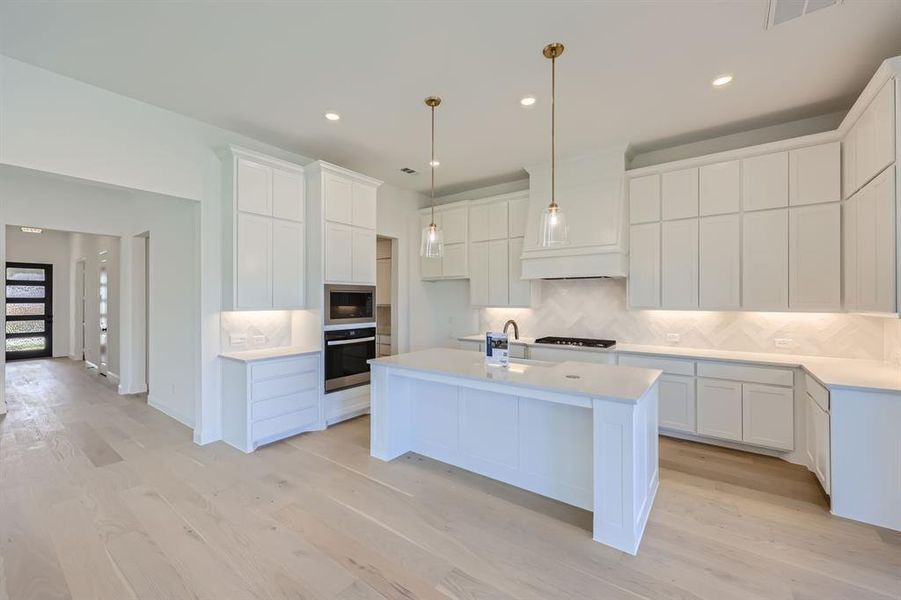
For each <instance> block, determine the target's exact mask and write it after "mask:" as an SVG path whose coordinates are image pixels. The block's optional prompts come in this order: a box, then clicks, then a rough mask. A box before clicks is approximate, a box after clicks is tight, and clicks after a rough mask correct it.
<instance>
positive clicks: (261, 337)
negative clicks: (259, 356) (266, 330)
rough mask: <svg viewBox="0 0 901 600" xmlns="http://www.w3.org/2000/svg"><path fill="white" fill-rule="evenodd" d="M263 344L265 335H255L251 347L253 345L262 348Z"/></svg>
mask: <svg viewBox="0 0 901 600" xmlns="http://www.w3.org/2000/svg"><path fill="white" fill-rule="evenodd" d="M265 343H266V336H265V335H255V336H253V345H254V346H262V345H263V344H265Z"/></svg>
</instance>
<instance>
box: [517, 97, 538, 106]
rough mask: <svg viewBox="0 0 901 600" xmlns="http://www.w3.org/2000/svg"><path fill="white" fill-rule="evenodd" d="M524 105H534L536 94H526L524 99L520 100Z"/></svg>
mask: <svg viewBox="0 0 901 600" xmlns="http://www.w3.org/2000/svg"><path fill="white" fill-rule="evenodd" d="M519 103H520V104H522V105H523V106H532V105H533V104H535V96H526V97H525V98H523V99H522V100H520V101H519Z"/></svg>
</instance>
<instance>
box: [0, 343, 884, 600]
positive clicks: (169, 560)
mask: <svg viewBox="0 0 901 600" xmlns="http://www.w3.org/2000/svg"><path fill="white" fill-rule="evenodd" d="M7 382H8V383H7V386H8V387H7V390H8V392H7V399H8V404H9V414H8V415H7V416H6V417H5V418H3V419H2V420H0V599H2V600H6V599H10V600H27V599H35V600H38V599H39V600H51V599H54V598H70V597H71V598H79V599H86V600H87V599H90V600H93V599H111V600H123V599H128V598H141V599H145V598H146V599H152V600H157V599H163V598H177V599H181V598H185V599H188V598H204V599H211V600H212V599H215V600H240V599H245V598H248V599H249V598H258V599H288V598H342V599H348V600H349V599H368V598H446V597H451V598H532V599H548V598H605V599H608V598H609V599H620V598H622V599H627V598H628V599H636V598H713V599H717V600H725V599H733V598H734V599H742V600H748V599H764V598H766V599H790V598H797V599H800V598H817V599H839V598H842V599H854V600H865V599H870V598H872V599H885V598H901V534H898V533H895V532H890V531H886V530H881V529H878V528H875V527H870V526H866V525H862V524H859V523H854V522H851V521H847V520H844V519H839V518H835V517H832V516H830V515H829V514H828V512H827V508H826V504H825V499H824V496H823V495H822V492H821V491H820V490H819V487H818V485H817V483H816V481H815V479H814V478H813V477H812V476H811V475H810V474H809V473H808V472H807V471H806V470H805V469H803V468H800V467H797V466H794V465H789V464H788V463H785V462H783V461H780V460H777V459H771V458H767V457H761V456H756V455H751V454H746V453H742V452H735V451H731V450H723V449H719V448H714V447H711V446H705V445H700V444H694V443H689V442H681V441H675V440H670V439H665V438H663V439H661V452H660V457H661V485H660V491H659V494H658V497H657V501H656V503H655V506H654V510H653V512H652V513H651V520H650V523H649V524H648V529H647V532H646V534H645V538H644V541H643V543H642V546H641V549H640V551H639V555H638V556H637V557H631V556H627V555H625V554H622V553H620V552H618V551H615V550H613V549H611V548H607V547H604V546H601V545H599V544H595V543H594V542H592V540H591V537H590V528H591V515H590V513H588V512H586V511H583V510H579V509H576V508H573V507H570V506H566V505H564V504H560V503H558V502H554V501H551V500H548V499H545V498H542V497H539V496H536V495H534V494H530V493H528V492H524V491H521V490H517V489H515V488H511V487H509V486H506V485H503V484H500V483H497V482H494V481H491V480H489V479H486V478H483V477H479V476H476V475H473V474H470V473H467V472H465V471H461V470H459V469H456V468H451V467H448V466H446V465H442V464H441V463H438V462H435V461H432V460H428V459H425V458H422V457H419V456H417V455H414V454H408V455H405V456H404V457H402V458H400V459H397V460H395V461H394V462H391V463H383V462H380V461H377V460H374V459H371V458H370V457H369V450H368V447H369V429H368V425H369V421H368V418H367V417H363V418H359V419H356V420H354V421H351V422H348V423H344V424H341V425H338V426H335V427H332V428H330V429H328V430H327V431H324V432H318V433H312V434H304V435H301V436H297V437H295V438H292V439H290V440H286V441H283V442H280V443H277V444H273V445H271V446H267V447H265V448H262V449H260V450H258V451H257V452H255V453H253V454H250V455H244V454H242V453H241V452H239V451H237V450H235V449H233V448H231V447H229V446H227V445H225V444H223V443H215V444H211V445H209V446H205V447H199V446H196V445H194V444H193V442H192V441H191V432H190V431H189V430H188V429H187V428H185V427H184V426H182V425H180V424H179V423H177V422H176V421H174V420H172V419H170V418H168V417H166V416H165V415H163V414H161V413H159V412H157V411H155V410H154V409H152V408H149V407H148V406H147V404H146V400H145V398H144V397H143V396H119V395H117V394H116V392H115V390H114V389H113V388H112V386H111V385H110V384H109V383H108V382H106V381H105V380H104V379H102V378H100V377H98V376H96V375H91V374H90V373H88V372H87V371H85V370H84V369H83V367H82V366H81V363H76V362H73V361H70V360H68V359H53V360H36V361H25V362H16V363H11V364H9V365H7Z"/></svg>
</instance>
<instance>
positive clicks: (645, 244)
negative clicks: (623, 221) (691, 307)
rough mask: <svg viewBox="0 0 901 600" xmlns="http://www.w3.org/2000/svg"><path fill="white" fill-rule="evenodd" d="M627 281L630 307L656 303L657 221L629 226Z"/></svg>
mask: <svg viewBox="0 0 901 600" xmlns="http://www.w3.org/2000/svg"><path fill="white" fill-rule="evenodd" d="M628 284H629V304H630V305H631V306H634V307H641V308H657V307H659V306H660V223H646V224H644V225H633V226H632V227H631V228H630V234H629V281H628Z"/></svg>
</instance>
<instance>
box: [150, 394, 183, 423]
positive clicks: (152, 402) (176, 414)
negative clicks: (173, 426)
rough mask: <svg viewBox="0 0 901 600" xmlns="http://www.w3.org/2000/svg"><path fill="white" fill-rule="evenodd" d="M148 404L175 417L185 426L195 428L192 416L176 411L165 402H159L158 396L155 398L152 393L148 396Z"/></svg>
mask: <svg viewBox="0 0 901 600" xmlns="http://www.w3.org/2000/svg"><path fill="white" fill-rule="evenodd" d="M147 405H148V406H150V407H153V408H155V409H156V410H158V411H160V412H161V413H163V414H164V415H166V416H168V417H172V418H173V419H175V420H176V421H178V422H179V423H181V424H182V425H184V426H185V427H190V428H191V429H194V423H193V422H192V421H193V419H192V418H189V417H188V416H187V415H184V414H182V413H180V412H178V411H176V410H175V409H173V408H172V407H171V406H166V405H165V404H162V403H160V402H157V401H156V398H154V397H153V396H152V395H150V396H147Z"/></svg>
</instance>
